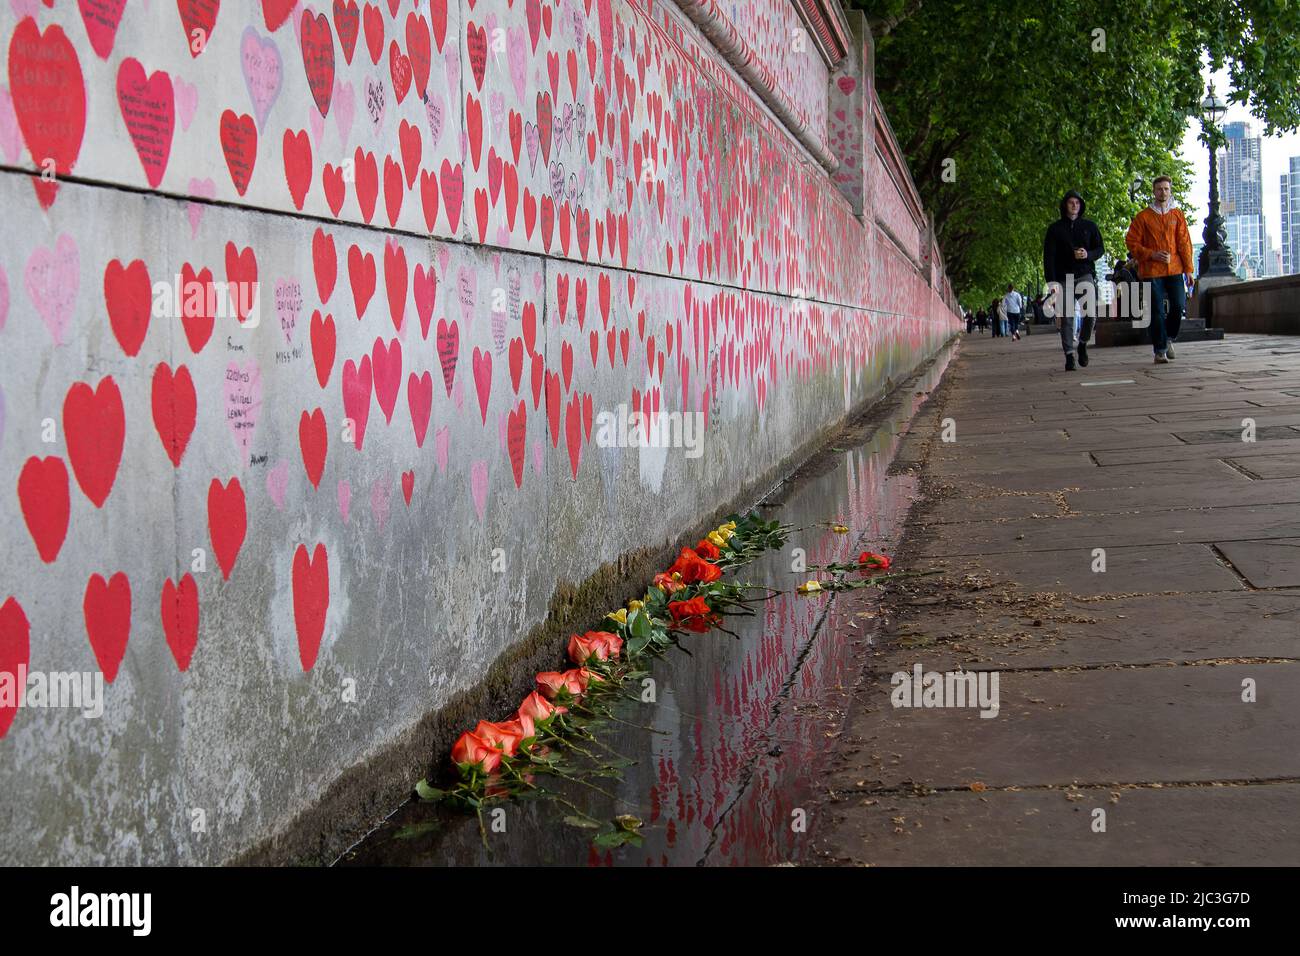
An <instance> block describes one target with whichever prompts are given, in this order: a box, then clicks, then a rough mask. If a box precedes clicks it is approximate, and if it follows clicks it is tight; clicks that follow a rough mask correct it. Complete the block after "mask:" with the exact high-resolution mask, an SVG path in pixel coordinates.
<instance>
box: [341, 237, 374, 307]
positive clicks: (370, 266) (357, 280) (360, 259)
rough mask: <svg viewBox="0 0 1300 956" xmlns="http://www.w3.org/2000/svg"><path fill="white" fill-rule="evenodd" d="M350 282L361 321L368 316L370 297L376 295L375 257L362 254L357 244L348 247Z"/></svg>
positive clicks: (353, 301) (353, 299) (353, 302)
mask: <svg viewBox="0 0 1300 956" xmlns="http://www.w3.org/2000/svg"><path fill="white" fill-rule="evenodd" d="M348 281H349V282H351V283H352V304H353V305H354V306H355V307H356V310H357V319H358V320H359V319H360V318H361V317H362V316H363V315H365V314H366V308H367V307H368V306H369V305H370V297H371V296H373V295H374V294H375V282H376V281H377V277H376V275H375V257H374V256H372V255H371V254H370V253H368V252H367V253H365V254H364V255H363V254H362V252H361V250H360V249H359V248H357V246H356V245H355V244H353V245H351V246H349V247H348Z"/></svg>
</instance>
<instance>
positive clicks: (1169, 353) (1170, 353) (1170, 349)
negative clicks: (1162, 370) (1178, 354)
mask: <svg viewBox="0 0 1300 956" xmlns="http://www.w3.org/2000/svg"><path fill="white" fill-rule="evenodd" d="M1165 358H1167V359H1169V360H1170V361H1173V358H1174V342H1173V339H1170V340H1169V344H1168V345H1167V346H1165Z"/></svg>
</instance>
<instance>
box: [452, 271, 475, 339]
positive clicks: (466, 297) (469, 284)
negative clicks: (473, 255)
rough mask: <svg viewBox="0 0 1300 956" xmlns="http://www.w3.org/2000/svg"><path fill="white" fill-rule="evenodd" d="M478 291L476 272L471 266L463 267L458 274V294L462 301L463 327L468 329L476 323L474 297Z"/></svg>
mask: <svg viewBox="0 0 1300 956" xmlns="http://www.w3.org/2000/svg"><path fill="white" fill-rule="evenodd" d="M477 291H478V288H477V282H476V280H475V277H474V271H473V270H472V269H470V268H469V266H461V267H460V269H459V270H458V271H457V273H456V294H457V296H458V297H459V299H460V315H461V318H462V319H464V322H463V323H462V325H463V327H464V328H467V329H468V328H470V326H471V325H472V323H473V321H474V297H475V295H476V294H477Z"/></svg>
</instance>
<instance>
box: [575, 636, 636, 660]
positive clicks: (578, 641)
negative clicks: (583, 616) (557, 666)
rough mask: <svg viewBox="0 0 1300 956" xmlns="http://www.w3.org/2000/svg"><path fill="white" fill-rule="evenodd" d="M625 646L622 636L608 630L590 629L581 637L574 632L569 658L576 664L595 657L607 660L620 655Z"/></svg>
mask: <svg viewBox="0 0 1300 956" xmlns="http://www.w3.org/2000/svg"><path fill="white" fill-rule="evenodd" d="M622 647H623V640H622V638H620V637H618V636H617V635H614V634H610V633H609V632H608V631H588V632H587V633H586V634H583V635H582V636H581V637H579V636H578V635H577V634H574V635H573V636H572V637H570V638H569V658H570V659H571V660H572V661H573V662H574V663H575V664H585V663H587V662H588V661H589V660H591V659H592V658H593V657H594V658H595V659H596V660H598V661H607V660H609V659H610V658H611V657H618V652H619V650H620V649H621V648H622Z"/></svg>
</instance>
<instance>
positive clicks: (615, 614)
mask: <svg viewBox="0 0 1300 956" xmlns="http://www.w3.org/2000/svg"><path fill="white" fill-rule="evenodd" d="M605 616H606V617H608V618H612V619H613V620H615V621H618V623H620V624H626V623H627V609H626V608H619V609H618V610H617V611H610V612H609V613H608V614H606V615H605Z"/></svg>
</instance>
